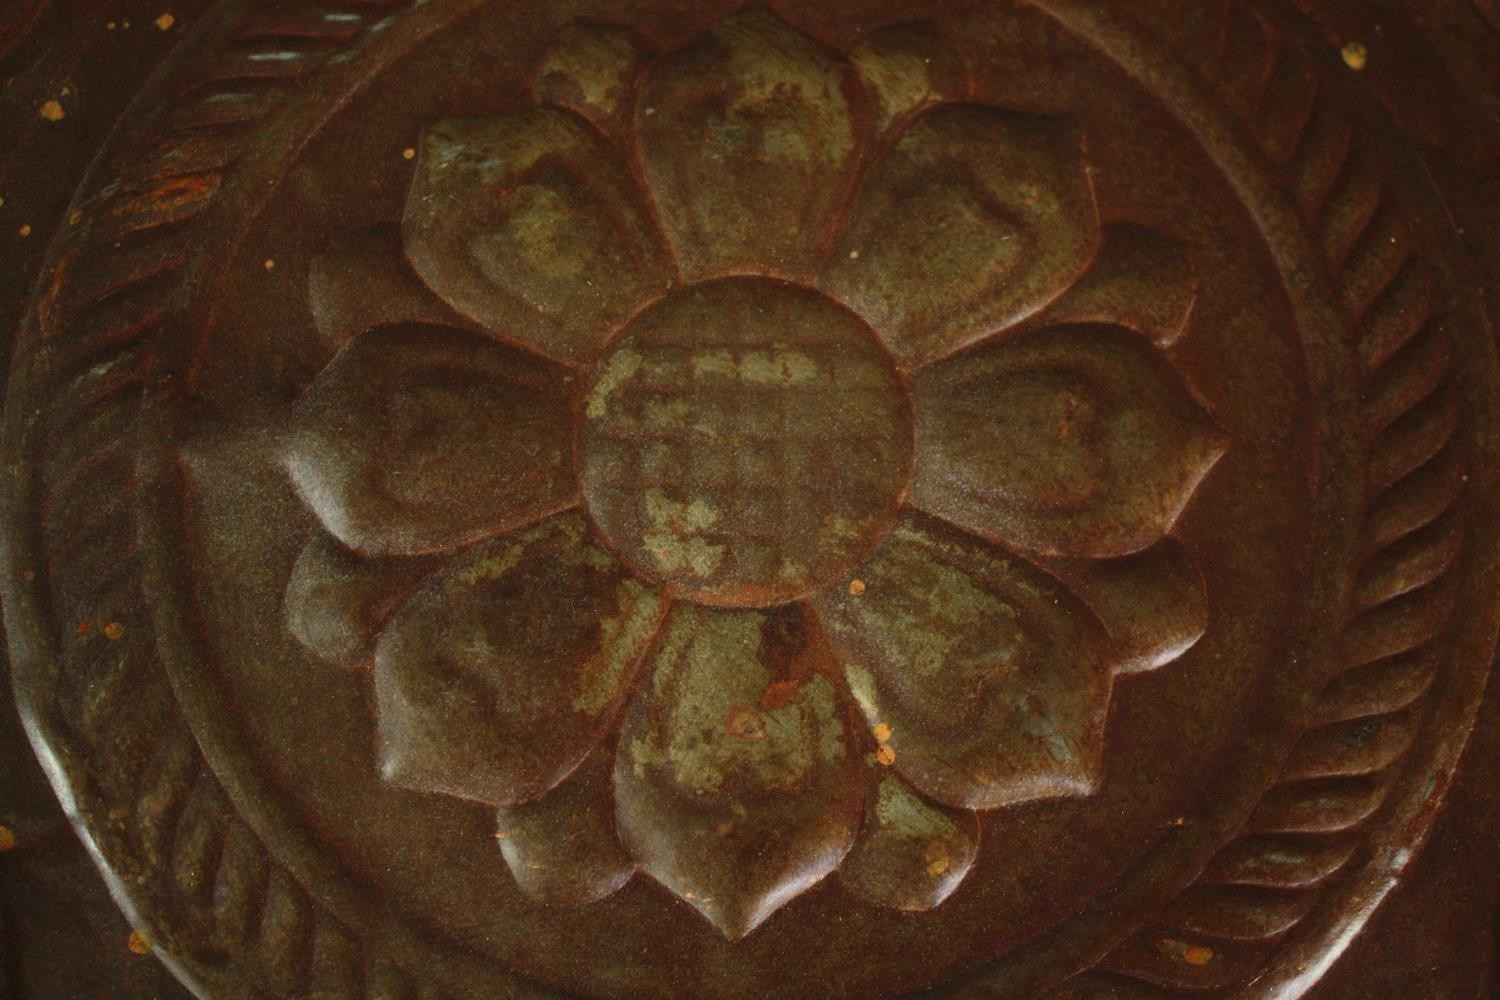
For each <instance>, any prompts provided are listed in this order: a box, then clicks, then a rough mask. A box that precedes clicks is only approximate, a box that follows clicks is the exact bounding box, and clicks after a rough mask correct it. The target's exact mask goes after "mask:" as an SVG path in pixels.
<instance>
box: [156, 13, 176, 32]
mask: <svg viewBox="0 0 1500 1000" xmlns="http://www.w3.org/2000/svg"><path fill="white" fill-rule="evenodd" d="M176 23H177V18H175V17H173V16H172V15H171V14H163V15H162V16H161V17H158V18H157V19H156V27H157V28H158V29H160V30H162V31H166V30H167V29H169V28H171V27H172V25H174V24H176Z"/></svg>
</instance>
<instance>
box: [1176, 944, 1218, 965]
mask: <svg viewBox="0 0 1500 1000" xmlns="http://www.w3.org/2000/svg"><path fill="white" fill-rule="evenodd" d="M1182 957H1183V959H1184V960H1186V962H1187V964H1188V965H1197V966H1204V965H1207V964H1208V963H1209V962H1212V961H1213V960H1214V950H1213V949H1212V948H1205V947H1203V946H1202V945H1201V944H1200V945H1195V946H1193V947H1191V948H1189V949H1188V950H1187V951H1185V952H1183V953H1182Z"/></svg>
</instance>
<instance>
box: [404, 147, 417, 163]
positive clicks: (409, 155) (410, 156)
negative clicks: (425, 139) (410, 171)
mask: <svg viewBox="0 0 1500 1000" xmlns="http://www.w3.org/2000/svg"><path fill="white" fill-rule="evenodd" d="M416 157H417V151H416V150H415V149H412V148H411V147H410V146H407V147H406V148H405V149H403V150H402V151H401V158H402V159H403V160H414V159H416Z"/></svg>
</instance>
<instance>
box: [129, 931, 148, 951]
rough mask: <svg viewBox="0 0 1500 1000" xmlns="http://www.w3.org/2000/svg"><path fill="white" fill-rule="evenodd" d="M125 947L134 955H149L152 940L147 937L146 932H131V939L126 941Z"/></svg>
mask: <svg viewBox="0 0 1500 1000" xmlns="http://www.w3.org/2000/svg"><path fill="white" fill-rule="evenodd" d="M125 947H127V948H129V949H130V953H131V954H132V955H149V954H151V939H150V938H148V937H147V936H146V932H145V931H131V932H130V937H128V938H126V939H125Z"/></svg>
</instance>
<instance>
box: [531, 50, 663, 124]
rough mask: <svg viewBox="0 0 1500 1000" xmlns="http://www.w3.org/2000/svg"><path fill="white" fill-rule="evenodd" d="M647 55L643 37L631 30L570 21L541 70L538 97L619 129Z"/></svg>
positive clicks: (598, 122) (594, 121) (540, 100)
mask: <svg viewBox="0 0 1500 1000" xmlns="http://www.w3.org/2000/svg"><path fill="white" fill-rule="evenodd" d="M641 56H642V50H641V44H640V41H639V40H638V39H637V38H636V37H635V36H634V35H633V34H631V33H630V32H628V31H624V30H622V29H620V28H612V27H608V26H606V25H597V24H572V25H569V26H568V27H566V28H564V29H563V31H562V33H561V34H560V35H559V36H558V39H557V42H556V43H555V44H554V45H553V46H552V49H551V50H550V51H549V52H548V53H547V55H546V56H544V57H543V59H542V64H541V67H540V68H539V69H538V71H537V81H536V99H537V102H538V103H541V104H556V105H560V106H561V107H565V108H571V109H572V110H574V111H576V112H578V113H579V114H581V115H583V116H585V117H586V118H588V119H590V120H591V121H592V122H593V123H594V124H595V125H597V126H599V128H601V129H603V130H605V131H607V132H613V131H615V130H616V128H617V126H618V125H620V124H621V122H620V119H621V118H622V117H623V116H624V115H625V114H626V112H627V111H628V99H629V97H630V95H631V93H632V91H633V90H634V89H635V80H636V75H637V73H638V71H639V70H640V68H641Z"/></svg>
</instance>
